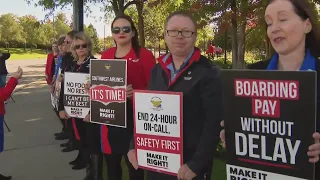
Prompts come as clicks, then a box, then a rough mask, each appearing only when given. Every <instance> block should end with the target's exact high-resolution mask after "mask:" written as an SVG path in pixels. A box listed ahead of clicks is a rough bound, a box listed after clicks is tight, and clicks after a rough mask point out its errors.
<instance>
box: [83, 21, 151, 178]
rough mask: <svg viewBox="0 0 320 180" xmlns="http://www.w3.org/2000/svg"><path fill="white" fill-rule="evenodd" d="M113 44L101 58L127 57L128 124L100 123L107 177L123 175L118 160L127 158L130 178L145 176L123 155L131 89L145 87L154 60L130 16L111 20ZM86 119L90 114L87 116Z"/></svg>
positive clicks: (128, 130) (130, 126) (130, 132)
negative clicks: (141, 44)
mask: <svg viewBox="0 0 320 180" xmlns="http://www.w3.org/2000/svg"><path fill="white" fill-rule="evenodd" d="M111 32H112V37H113V39H114V41H115V43H116V47H113V48H110V49H108V50H106V51H105V52H103V53H102V56H101V59H126V60H127V84H128V86H127V89H126V91H127V94H126V96H127V98H128V99H127V112H126V113H127V128H119V127H113V126H105V125H101V143H102V144H101V148H102V152H103V153H104V157H105V160H106V163H107V167H108V168H107V175H108V180H120V179H122V168H121V160H122V158H123V157H124V159H125V160H126V163H127V166H128V170H129V179H130V180H142V179H144V173H143V170H140V169H139V170H135V169H134V168H133V166H132V165H131V163H130V162H129V161H128V158H127V156H126V154H127V152H128V148H129V143H130V140H131V138H132V137H133V104H132V99H131V97H132V90H133V89H146V88H147V86H148V82H149V78H150V72H151V69H152V68H153V67H154V65H155V64H156V60H155V58H154V56H153V54H152V52H150V51H149V50H147V49H145V48H141V47H140V45H139V40H138V32H137V29H136V27H135V26H134V23H133V21H132V19H131V18H130V17H129V16H126V15H121V16H117V17H116V18H115V19H114V20H113V22H112V24H111ZM87 118H88V119H89V115H88V116H87Z"/></svg>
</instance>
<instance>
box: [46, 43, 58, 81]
mask: <svg viewBox="0 0 320 180" xmlns="http://www.w3.org/2000/svg"><path fill="white" fill-rule="evenodd" d="M58 53H59V49H58V43H57V42H53V43H52V53H49V54H48V55H47V63H46V70H45V75H46V80H47V84H48V85H51V83H52V78H53V74H54V70H55V67H56V62H55V59H56V60H58Z"/></svg>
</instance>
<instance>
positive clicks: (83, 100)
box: [63, 72, 90, 118]
mask: <svg viewBox="0 0 320 180" xmlns="http://www.w3.org/2000/svg"><path fill="white" fill-rule="evenodd" d="M89 78H90V75H89V74H85V73H72V72H65V75H64V97H63V104H64V109H65V111H66V113H67V114H68V115H69V116H70V117H76V118H84V117H85V116H86V115H87V114H88V113H89V111H90V96H89V94H87V93H86V91H85V85H86V84H87V82H88V81H89Z"/></svg>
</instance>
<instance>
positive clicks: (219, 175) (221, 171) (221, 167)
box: [103, 159, 227, 180]
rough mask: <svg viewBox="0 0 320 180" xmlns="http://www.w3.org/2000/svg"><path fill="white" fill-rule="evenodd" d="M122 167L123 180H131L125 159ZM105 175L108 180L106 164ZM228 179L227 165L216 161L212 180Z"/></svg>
mask: <svg viewBox="0 0 320 180" xmlns="http://www.w3.org/2000/svg"><path fill="white" fill-rule="evenodd" d="M104 162H105V161H104ZM121 165H122V171H123V174H122V180H128V179H129V176H128V168H127V165H126V162H125V161H124V159H122V162H121ZM103 175H104V178H103V179H104V180H108V178H107V167H106V164H104V168H103ZM226 179H227V176H226V163H225V162H224V161H222V160H220V159H215V161H214V165H213V168H212V176H211V180H226Z"/></svg>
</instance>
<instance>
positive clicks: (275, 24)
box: [220, 0, 320, 179]
mask: <svg viewBox="0 0 320 180" xmlns="http://www.w3.org/2000/svg"><path fill="white" fill-rule="evenodd" d="M317 16H318V15H317V12H315V10H314V8H313V6H312V4H311V2H310V1H308V0H271V1H270V2H269V4H268V6H267V8H266V11H265V21H266V24H267V35H268V38H269V39H270V41H271V44H272V47H273V48H274V50H275V51H276V54H275V55H274V56H273V57H272V58H271V59H269V60H266V61H260V62H257V63H255V64H252V65H251V66H250V67H249V69H265V70H279V71H297V70H300V71H305V70H315V71H317V81H318V82H317V91H318V99H317V112H318V115H317V127H316V129H317V132H315V133H314V134H312V135H311V134H310V136H312V137H313V138H314V139H315V144H312V145H310V146H309V151H308V152H307V155H308V156H309V157H310V159H309V161H310V163H316V169H315V172H316V178H315V179H320V164H319V154H320V143H319V140H320V134H319V133H318V132H320V115H319V113H320V96H319V93H320V92H319V91H320V60H319V56H320V26H319V21H318V17H317ZM301 120H302V121H303V119H301ZM221 125H222V126H223V125H224V123H223V121H222V122H221ZM220 138H221V140H222V141H223V142H224V143H225V132H224V130H222V131H221V133H220ZM224 146H225V144H224Z"/></svg>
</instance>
